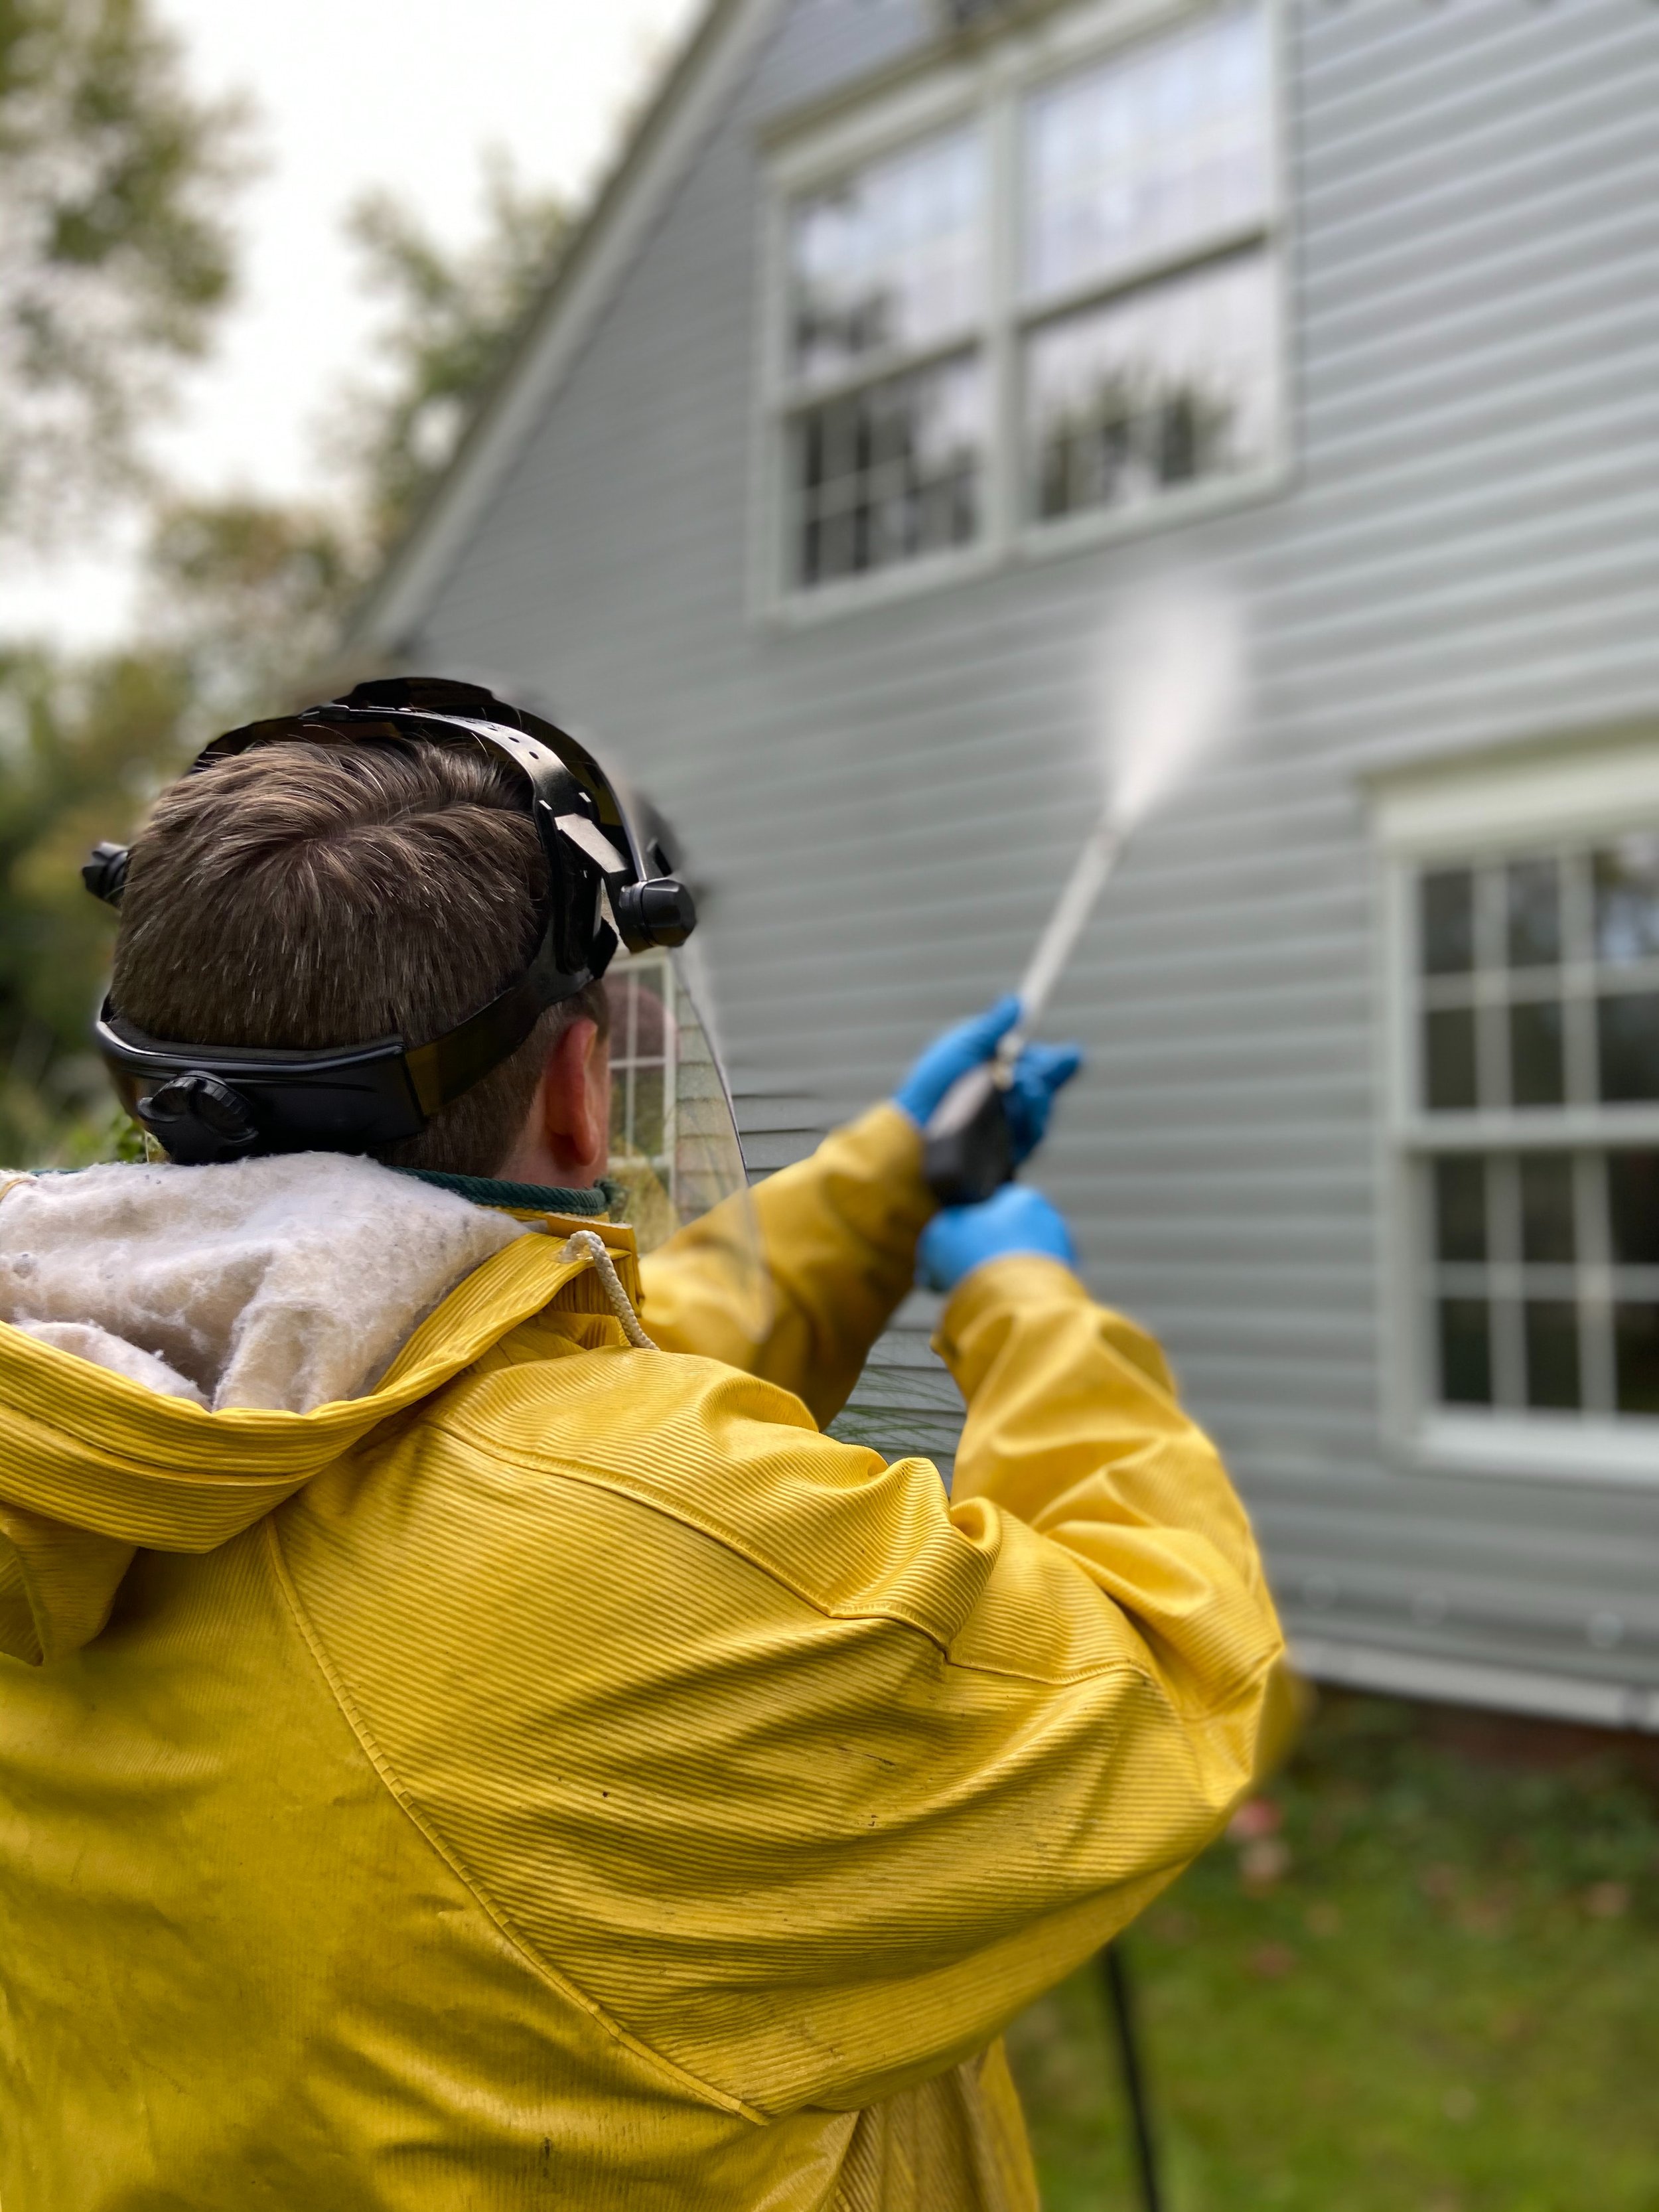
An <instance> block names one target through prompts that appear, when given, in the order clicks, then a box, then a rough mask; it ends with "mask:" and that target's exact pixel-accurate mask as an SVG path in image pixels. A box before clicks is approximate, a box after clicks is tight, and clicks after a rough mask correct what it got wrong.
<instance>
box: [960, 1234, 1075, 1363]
mask: <svg viewBox="0 0 1659 2212" xmlns="http://www.w3.org/2000/svg"><path fill="white" fill-rule="evenodd" d="M1038 1304H1042V1305H1054V1304H1060V1305H1084V1306H1086V1305H1089V1304H1092V1300H1091V1297H1090V1296H1089V1292H1088V1289H1087V1286H1086V1285H1085V1284H1083V1283H1082V1282H1080V1281H1079V1279H1078V1278H1077V1276H1076V1275H1074V1274H1073V1273H1072V1270H1071V1269H1070V1268H1069V1267H1067V1266H1066V1263H1065V1262H1064V1261H1061V1260H1053V1259H1050V1258H1049V1257H1048V1255H1047V1254H1046V1253H1042V1252H1009V1253H1007V1254H1006V1255H1004V1256H1003V1257H1002V1258H1001V1259H1000V1260H986V1261H981V1264H980V1265H979V1266H978V1267H975V1269H974V1270H973V1272H972V1273H971V1274H968V1275H964V1276H963V1279H962V1280H961V1282H959V1283H958V1284H957V1287H956V1288H955V1290H954V1291H951V1295H950V1297H949V1299H948V1300H947V1301H946V1304H945V1311H944V1313H943V1315H942V1316H940V1319H939V1334H937V1336H936V1337H935V1338H934V1340H933V1349H934V1351H935V1352H938V1353H939V1357H940V1358H941V1359H946V1360H949V1359H951V1358H954V1357H955V1356H957V1353H958V1352H959V1349H960V1346H961V1345H962V1342H963V1339H964V1338H965V1337H966V1336H968V1335H969V1334H971V1332H972V1330H973V1328H974V1327H975V1324H976V1323H977V1322H981V1321H982V1320H983V1319H984V1318H985V1317H986V1316H987V1315H988V1314H993V1313H995V1312H997V1311H998V1310H1000V1309H1001V1308H1003V1307H1007V1306H1024V1305H1038Z"/></svg>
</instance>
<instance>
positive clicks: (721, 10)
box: [342, 0, 782, 663]
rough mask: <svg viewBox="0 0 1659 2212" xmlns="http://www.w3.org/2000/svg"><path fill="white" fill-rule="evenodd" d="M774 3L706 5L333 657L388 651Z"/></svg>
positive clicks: (558, 379) (564, 363) (608, 291)
mask: <svg viewBox="0 0 1659 2212" xmlns="http://www.w3.org/2000/svg"><path fill="white" fill-rule="evenodd" d="M781 4H782V0H710V4H709V6H708V9H706V10H705V12H704V15H703V16H702V21H700V22H699V24H698V26H697V27H696V31H695V32H694V33H692V35H691V36H690V39H689V40H687V42H686V45H685V48H684V52H682V54H681V56H680V58H679V59H678V62H677V63H676V64H675V65H674V67H673V68H672V69H671V71H670V72H669V75H668V78H667V81H666V82H665V84H664V86H663V88H662V89H661V91H660V92H659V94H658V95H657V97H656V99H655V100H653V102H652V103H651V106H650V107H649V109H648V110H647V112H646V115H645V117H644V118H643V120H642V121H641V124H640V125H639V127H638V128H637V129H636V130H635V132H634V135H633V137H632V138H631V139H630V140H629V144H628V147H627V149H626V151H625V152H624V153H623V156H622V158H621V160H620V161H618V163H617V166H616V167H615V168H614V169H613V171H612V172H611V176H610V177H609V179H607V180H606V183H605V187H604V189H603V191H601V192H600V194H599V198H598V200H597V202H596V203H595V205H594V207H593V210H592V214H591V215H590V216H588V218H587V221H586V222H585V223H584V224H583V225H582V227H581V228H580V231H579V233H578V234H577V236H576V238H575V240H574V242H573V243H572V245H571V246H570V249H569V251H568V252H567V253H566V254H565V255H564V256H563V258H562V260H561V262H560V263H559V265H558V268H557V270H556V273H555V274H554V276H553V277H552V279H551V281H550V283H549V285H548V288H547V289H546V291H545V293H544V295H543V296H542V298H541V300H540V301H539V302H538V304H537V305H536V306H535V307H532V310H531V311H530V313H529V314H528V316H527V317H526V320H525V323H524V325H523V329H522V331H521V334H520V337H519V338H518V340H517V342H516V343H515V344H514V345H513V349H512V351H511V353H510V355H509V356H508V358H507V362H506V363H505V365H504V366H503V368H501V372H500V374H498V376H497V377H496V379H495V384H494V386H493V388H492V389H491V390H490V391H489V392H488V393H487V394H486V396H485V398H484V399H483V404H482V405H481V406H480V407H479V410H478V411H477V414H476V415H475V416H474V417H473V419H472V422H471V424H470V425H469V427H468V429H467V432H466V435H465V437H464V438H463V439H462V441H461V443H460V446H459V449H458V450H457V452H456V453H455V455H454V457H453V459H452V460H451V461H450V463H449V464H448V465H447V468H446V469H445V470H444V471H443V473H442V475H441V477H439V478H438V481H437V483H435V485H434V487H433V489H432V490H431V492H430V493H429V495H428V497H427V499H426V501H425V502H424V503H423V505H422V507H421V509H420V510H419V512H418V513H416V517H415V519H414V520H413V521H412V522H411V523H410V526H409V528H408V529H407V531H406V532H404V536H403V537H402V538H401V539H400V540H399V541H398V544H396V545H395V546H394V547H393V549H392V552H391V553H390V554H389V555H388V556H387V558H386V564H385V566H384V567H383V568H382V569H381V570H380V574H379V576H378V577H377V578H376V579H375V580H374V583H373V584H371V585H370V586H369V587H368V591H367V592H365V593H364V595H363V598H362V600H361V602H360V603H359V605H358V606H357V608H356V611H354V613H353V615H352V617H351V620H350V623H349V626H348V629H347V634H346V636H345V638H344V640H343V647H342V651H343V655H344V656H345V657H347V658H348V659H351V660H353V661H359V660H361V661H363V662H365V663H367V662H368V660H371V659H376V658H378V657H379V656H380V655H381V654H384V653H389V652H395V651H396V650H398V648H399V647H400V646H401V645H402V643H403V641H404V640H405V639H407V638H408V637H409V636H410V634H411V632H413V631H414V630H416V629H417V628H418V627H419V625H420V623H422V621H423V620H424V619H425V617H426V614H427V611H428V608H429V607H430V605H431V604H432V601H433V599H435V597H436V596H437V593H438V592H439V591H440V590H441V588H442V586H443V583H444V580H445V579H446V577H447V574H448V571H449V568H450V566H451V564H452V562H453V558H454V556H455V555H456V553H457V552H458V550H459V548H460V545H461V544H462V543H463V542H464V541H465V538H467V536H468V535H469V534H470V532H471V530H472V527H473V526H474V524H475V523H476V522H477V519H478V517H479V515H480V513H482V511H483V507H485V505H486V504H487V503H488V501H489V498H490V496H491V495H492V494H493V493H494V492H495V489H496V488H497V486H498V485H499V484H500V483H501V478H502V477H504V476H505V475H506V474H507V471H508V470H509V469H510V468H511V466H512V465H513V459H514V458H515V456H516V455H517V454H518V453H520V451H521V450H522V447H523V445H524V441H525V440H526V438H527V437H528V436H529V435H531V434H532V431H533V429H534V428H535V426H536V424H537V422H538V421H539V420H540V419H541V417H542V416H543V414H544V411H545V410H546V409H547V407H548V406H549V405H550V404H551V402H552V400H553V399H554V398H555V397H556V394H557V392H558V389H559V386H560V385H561V384H562V381H563V379H564V376H565V374H566V372H567V370H568V368H571V367H572V366H573V365H574V362H575V359H576V357H577V356H578V355H579V354H580V351H581V349H582V347H583V346H584V344H585V343H586V340H587V337H588V336H589V334H590V333H591V331H592V330H593V328H594V326H595V325H596V324H597V323H598V322H599V319H600V317H601V316H602V315H603V314H604V313H605V308H606V307H608V306H609V304H610V302H611V297H612V296H613V295H614V293H615V291H616V289H617V286H618V285H619V284H620V283H621V282H622V280H623V276H625V275H626V273H627V271H628V270H629V266H630V265H631V264H632V262H633V260H634V258H635V254H636V253H637V252H638V251H639V248H640V247H641V245H642V244H643V243H644V240H645V238H646V236H647V234H648V233H649V231H650V230H651V228H652V227H653V224H654V223H655V222H656V220H657V217H658V215H659V211H660V210H661V207H662V205H663V203H664V201H665V199H666V198H667V197H668V196H669V194H670V193H671V191H673V190H674V187H675V186H676V185H677V184H678V182H679V181H680V179H681V178H682V177H683V175H684V172H685V169H686V168H687V167H689V165H690V162H691V161H692V160H693V159H695V157H696V153H697V150H698V149H699V147H700V146H701V144H702V141H703V138H704V135H705V133H706V131H708V128H709V127H710V125H712V123H713V121H714V118H715V117H716V116H717V114H718V113H719V112H720V109H721V107H722V106H723V105H724V103H725V100H726V97H727V95H728V94H729V93H730V92H731V90H732V87H733V86H734V84H735V83H736V82H738V80H739V79H740V78H741V77H742V76H743V74H744V70H745V69H746V67H747V66H748V64H749V62H750V59H751V58H752V56H753V55H754V53H755V52H756V50H757V48H758V46H760V44H761V42H762V40H763V39H764V38H765V37H766V35H767V33H768V32H769V30H770V28H771V27H772V22H773V19H774V17H775V15H776V14H777V12H778V10H779V8H780V6H781Z"/></svg>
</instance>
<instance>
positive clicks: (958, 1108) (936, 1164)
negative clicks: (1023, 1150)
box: [922, 1057, 1014, 1206]
mask: <svg viewBox="0 0 1659 2212" xmlns="http://www.w3.org/2000/svg"><path fill="white" fill-rule="evenodd" d="M1007 1085H1008V1066H1007V1063H1006V1060H1003V1059H1001V1058H1000V1057H999V1058H998V1059H996V1060H987V1062H986V1063H985V1065H984V1066H981V1067H974V1068H970V1069H969V1072H968V1073H967V1074H966V1075H963V1076H959V1077H958V1078H957V1080H956V1082H954V1083H953V1084H952V1085H951V1088H950V1089H949V1090H948V1091H946V1092H945V1097H943V1098H942V1099H941V1100H940V1102H939V1105H938V1106H937V1107H936V1108H935V1109H934V1110H933V1119H932V1120H931V1121H929V1122H928V1124H927V1128H926V1129H925V1130H924V1131H923V1132H922V1135H923V1139H924V1152H923V1156H922V1172H923V1174H924V1175H925V1176H927V1183H928V1188H930V1189H931V1190H932V1192H933V1195H934V1197H935V1198H936V1199H938V1200H939V1204H940V1205H941V1206H979V1205H981V1204H982V1203H983V1202H984V1200H986V1199H987V1198H992V1197H994V1195H995V1194H996V1193H997V1192H998V1191H1000V1189H1001V1188H1002V1186H1003V1185H1004V1183H1006V1182H1012V1181H1013V1177H1014V1139H1013V1132H1012V1129H1011V1128H1010V1127H1009V1123H1008V1104H1007Z"/></svg>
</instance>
